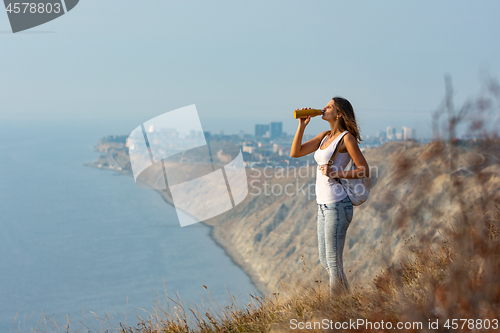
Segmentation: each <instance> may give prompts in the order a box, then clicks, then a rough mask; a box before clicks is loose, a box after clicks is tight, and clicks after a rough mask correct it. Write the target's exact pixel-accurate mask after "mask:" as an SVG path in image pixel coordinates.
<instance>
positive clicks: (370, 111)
mask: <svg viewBox="0 0 500 333" xmlns="http://www.w3.org/2000/svg"><path fill="white" fill-rule="evenodd" d="M499 12H500V1H496V0H488V1H486V0H485V1H480V2H472V1H460V0H458V1H457V0H453V1H451V0H443V1H426V0H418V1H395V0H394V1H383V0H382V1H332V0H328V1H323V0H317V1H303V0H278V1H261V0H252V1H243V0H241V1H235V0H232V1H229V0H227V1H221V0H214V1H201V0H200V1H192V0H183V1H167V0H147V1H131V0H119V1H118V0H115V1H100V0H82V1H80V3H79V4H78V5H77V6H76V7H75V8H74V9H73V10H72V11H71V12H69V13H67V14H66V15H63V16H61V17H60V18H58V19H55V20H53V21H51V22H48V23H46V24H43V25H40V26H38V27H35V28H32V29H30V30H26V31H25V32H19V33H16V34H13V33H12V32H11V30H10V24H9V21H8V17H7V13H5V12H2V13H0V66H1V67H0V101H1V104H0V121H11V122H13V124H14V123H15V122H16V121H22V120H33V121H37V120H41V119H45V120H54V121H57V120H61V119H69V120H74V124H75V125H74V126H78V122H79V121H84V120H86V121H87V120H88V121H95V122H99V123H101V122H102V123H108V124H110V125H109V133H107V134H129V133H130V132H131V131H132V130H133V129H134V128H136V127H137V126H139V125H140V124H141V123H143V122H145V121H147V120H149V119H151V118H153V117H156V116H158V115H161V114H163V113H165V112H168V111H171V110H175V109H178V108H181V107H184V106H188V105H191V104H195V105H196V107H197V110H198V113H199V115H200V119H201V123H202V126H203V128H204V129H205V130H208V131H212V132H218V131H220V130H222V131H224V133H225V134H232V133H238V132H239V130H243V131H245V132H247V133H253V132H254V126H255V124H266V123H269V122H271V121H282V122H283V126H284V131H285V132H287V133H289V134H293V133H295V131H296V128H297V120H295V119H293V110H294V109H296V108H300V107H313V108H322V107H324V106H325V105H326V104H327V103H328V102H329V101H330V100H331V98H332V97H334V96H342V97H345V98H347V99H348V100H349V101H350V102H351V104H352V105H353V107H354V110H355V113H356V117H357V121H358V124H359V126H360V128H361V134H362V135H373V134H376V132H377V130H385V128H386V127H387V126H392V127H396V129H397V131H400V130H401V127H402V126H407V127H413V128H415V129H416V135H417V138H424V137H430V136H431V135H432V132H431V128H432V127H431V114H432V112H433V111H434V110H436V109H437V108H438V107H439V105H440V103H441V102H442V101H443V98H444V93H445V85H444V76H445V75H447V74H449V75H451V77H452V82H453V87H454V91H455V104H456V105H457V106H460V105H461V104H462V103H463V102H465V101H466V100H467V99H468V98H472V97H475V96H477V94H478V93H479V92H480V91H481V88H482V79H483V78H484V77H485V76H487V75H491V76H493V77H498V75H499V74H500V39H499V38H498V36H497V35H498V31H500V20H498V13H499ZM325 129H328V124H327V123H326V122H324V121H322V120H321V119H319V117H318V118H316V119H313V121H312V122H311V124H310V125H309V126H308V128H307V129H306V133H307V134H317V133H319V132H320V131H322V130H325Z"/></svg>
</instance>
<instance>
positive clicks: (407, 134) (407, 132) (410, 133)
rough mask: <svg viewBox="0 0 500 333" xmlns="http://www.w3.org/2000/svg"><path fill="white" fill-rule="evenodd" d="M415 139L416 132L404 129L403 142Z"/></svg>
mask: <svg viewBox="0 0 500 333" xmlns="http://www.w3.org/2000/svg"><path fill="white" fill-rule="evenodd" d="M411 139H415V130H414V129H413V128H410V127H403V140H411Z"/></svg>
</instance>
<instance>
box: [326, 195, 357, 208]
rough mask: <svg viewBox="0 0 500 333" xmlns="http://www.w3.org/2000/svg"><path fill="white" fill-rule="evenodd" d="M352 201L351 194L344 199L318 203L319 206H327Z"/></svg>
mask: <svg viewBox="0 0 500 333" xmlns="http://www.w3.org/2000/svg"><path fill="white" fill-rule="evenodd" d="M350 202H351V199H349V196H346V197H345V198H344V199H342V200H340V201H335V202H330V203H327V204H318V206H320V207H327V206H331V205H335V204H337V203H350Z"/></svg>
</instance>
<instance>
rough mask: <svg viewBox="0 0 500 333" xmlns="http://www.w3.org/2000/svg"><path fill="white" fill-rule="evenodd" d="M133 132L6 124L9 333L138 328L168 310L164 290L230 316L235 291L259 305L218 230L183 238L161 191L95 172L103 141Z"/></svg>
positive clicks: (0, 204)
mask: <svg viewBox="0 0 500 333" xmlns="http://www.w3.org/2000/svg"><path fill="white" fill-rule="evenodd" d="M132 129H133V128H132V127H130V128H128V127H127V126H124V127H119V126H115V127H113V128H111V127H108V126H107V125H106V124H100V123H99V122H95V121H86V122H85V121H71V120H61V121H58V122H54V121H15V122H14V121H12V122H2V123H1V124H0V223H1V232H0V332H9V331H11V332H15V331H18V330H21V331H29V330H30V328H32V327H37V325H39V322H41V321H43V320H44V319H43V318H46V320H48V318H53V319H54V320H55V321H56V322H57V323H58V324H61V325H62V326H64V324H65V323H66V320H67V319H66V318H69V319H70V320H71V322H72V326H71V327H73V328H74V327H76V326H75V325H76V324H75V323H77V322H79V321H84V322H85V320H86V319H87V320H88V323H90V322H92V323H93V325H98V324H96V322H97V323H98V322H99V321H96V320H95V319H92V318H93V317H94V316H98V317H100V318H105V317H106V315H108V316H110V318H109V321H110V322H111V323H113V324H115V326H116V324H118V323H119V322H122V323H123V322H125V321H126V323H127V324H128V325H132V326H133V325H135V324H136V322H137V320H136V319H135V315H134V314H138V315H140V316H141V317H143V318H145V317H147V312H150V310H151V309H152V308H153V307H154V306H155V302H160V303H163V304H165V303H166V301H167V300H166V297H165V289H166V292H167V295H168V297H171V298H173V299H177V297H179V298H180V299H181V300H182V301H183V304H184V305H186V304H196V305H201V303H203V304H204V306H208V305H207V304H209V300H210V299H211V300H213V301H214V302H215V303H213V304H219V305H221V306H224V305H228V304H229V299H230V297H229V294H228V291H229V293H231V295H234V296H235V298H236V299H237V300H238V302H240V303H248V302H249V299H251V297H250V296H249V295H248V293H251V294H252V295H259V296H260V293H259V292H258V291H257V289H256V288H255V286H254V285H253V284H252V283H251V281H250V279H249V277H248V276H247V275H246V274H245V273H244V272H243V271H242V270H241V269H240V268H239V267H238V266H236V265H235V264H234V263H233V262H232V261H231V260H230V258H229V257H228V256H227V255H226V254H225V253H224V251H223V249H222V248H221V247H219V246H218V245H217V244H216V243H215V242H214V241H213V240H212V239H211V238H210V237H209V232H210V229H209V228H208V227H206V226H204V225H203V224H201V223H198V224H195V225H192V226H188V227H184V228H181V227H180V225H179V222H178V218H177V215H176V213H175V210H174V209H173V207H171V206H170V205H168V204H167V203H166V202H165V201H164V200H163V199H162V198H161V197H160V195H159V194H158V193H157V192H155V191H152V190H147V189H143V188H140V187H138V186H137V185H135V183H134V181H133V178H132V177H130V176H122V175H118V174H116V173H114V172H113V171H105V170H100V169H96V168H90V167H87V166H84V164H85V163H91V162H94V161H95V160H96V159H97V157H98V156H99V153H98V152H95V151H94V145H96V144H97V141H98V140H99V139H100V138H102V137H103V136H105V135H108V134H128V133H129V132H130V131H131V130H132ZM117 131H118V132H117ZM203 285H205V286H206V287H207V288H208V289H205V288H204V287H203ZM159 295H163V296H159ZM160 297H161V298H160ZM169 304H170V305H171V306H172V307H173V306H174V304H173V303H171V302H169ZM214 306H215V308H214V309H213V311H214V312H217V305H214ZM187 308H188V307H186V309H187ZM141 309H144V310H141ZM146 311H147V312H146ZM16 315H17V318H16V319H15V317H16ZM85 318H86V319H85ZM97 328H98V327H97ZM97 328H96V326H94V328H93V329H92V330H93V331H94V330H97Z"/></svg>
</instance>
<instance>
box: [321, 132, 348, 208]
mask: <svg viewBox="0 0 500 333" xmlns="http://www.w3.org/2000/svg"><path fill="white" fill-rule="evenodd" d="M343 133H348V131H344V132H342V134H340V135H339V136H337V137H336V138H335V140H333V142H332V143H330V145H329V146H328V147H326V148H325V149H324V150H323V149H321V145H322V144H323V141H324V140H325V139H326V136H325V137H324V138H323V140H321V143H320V145H319V148H318V150H316V152H315V153H314V160H316V163H318V168H317V171H316V201H317V202H318V204H329V203H333V202H337V201H340V200H342V199H344V198H345V197H347V193H346V192H345V190H344V188H343V187H342V185H340V184H339V182H338V181H337V180H335V179H333V178H329V177H328V176H326V175H323V174H322V173H321V169H320V168H319V166H320V165H322V164H328V161H330V158H331V157H332V155H333V152H334V151H335V148H336V147H337V145H338V143H339V141H340V139H341V138H342V137H343V136H344V134H343ZM350 160H351V156H350V155H349V153H340V152H339V153H337V156H335V160H333V164H332V170H337V171H341V170H344V169H345V167H346V166H347V164H349V161H350Z"/></svg>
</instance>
